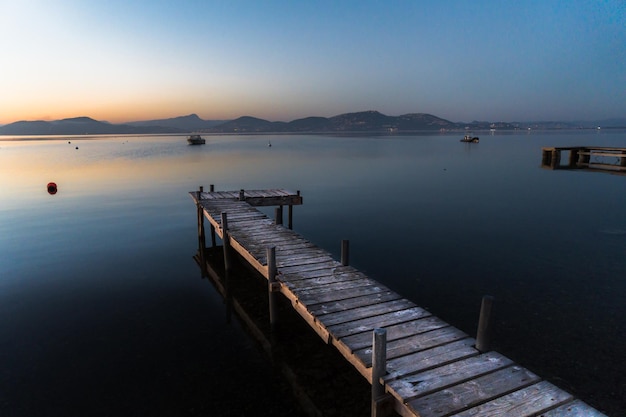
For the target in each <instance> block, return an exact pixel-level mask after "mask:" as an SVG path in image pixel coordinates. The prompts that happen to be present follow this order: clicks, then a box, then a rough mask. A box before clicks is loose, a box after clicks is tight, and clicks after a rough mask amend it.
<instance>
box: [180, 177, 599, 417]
mask: <svg viewBox="0 0 626 417" xmlns="http://www.w3.org/2000/svg"><path fill="white" fill-rule="evenodd" d="M190 194H191V196H192V198H193V199H194V201H195V203H196V205H197V209H198V241H199V258H200V262H201V266H202V265H203V264H204V265H205V266H206V262H205V260H204V256H203V253H204V251H205V248H206V242H205V240H206V237H205V226H204V219H207V220H208V221H209V223H210V229H211V231H210V234H211V244H212V246H216V236H218V237H219V238H220V239H221V240H222V243H223V246H224V264H225V269H226V272H227V273H228V270H229V268H230V266H229V265H232V262H233V255H234V252H236V253H237V254H238V255H239V257H240V258H241V259H243V260H244V261H245V262H247V263H248V264H249V265H250V266H251V267H252V268H254V269H255V270H256V271H258V272H259V273H260V274H261V275H262V276H263V277H265V279H267V281H268V287H267V288H268V296H269V309H270V311H269V320H270V322H271V323H274V322H275V321H276V320H277V317H276V310H275V307H274V305H275V302H276V301H275V297H276V296H277V295H278V294H282V295H283V296H284V297H286V298H287V299H288V300H289V301H290V303H291V305H292V307H293V309H294V310H295V311H296V312H298V313H299V315H300V316H301V317H302V318H303V319H304V321H305V322H306V323H307V324H308V325H309V326H310V327H311V328H312V329H313V330H314V331H315V332H316V333H317V334H318V335H319V336H320V337H321V338H322V339H323V340H324V341H325V342H326V343H328V344H329V345H332V346H334V347H335V348H336V349H337V350H338V351H339V352H340V353H341V355H342V356H343V357H344V358H345V359H346V360H347V361H348V362H349V363H350V364H351V365H352V366H353V367H354V368H355V369H356V370H357V371H358V372H359V373H360V374H361V375H363V376H364V377H365V379H366V380H367V381H368V382H369V383H370V384H371V386H372V416H384V415H391V414H392V413H393V412H394V411H395V413H397V414H399V415H401V416H419V417H445V416H457V417H465V416H545V417H557V416H588V417H589V416H590V417H593V416H602V415H603V414H602V413H600V412H599V411H597V410H595V409H593V408H592V407H590V406H589V405H587V404H585V403H584V402H582V401H580V400H577V399H575V398H574V397H573V396H572V395H571V394H569V393H567V392H565V391H563V390H561V389H560V388H558V387H556V386H554V385H553V384H551V383H549V382H547V381H544V380H542V379H541V378H540V377H539V376H538V375H535V374H534V373H532V372H530V371H529V370H527V369H525V368H523V367H521V366H519V365H517V364H515V363H514V362H513V361H512V360H510V359H508V358H507V357H505V356H503V355H501V354H499V353H497V352H493V351H490V350H489V348H488V344H489V343H488V342H489V336H488V335H489V331H488V330H489V311H490V305H491V299H490V298H489V297H485V299H483V309H482V311H481V320H480V322H479V332H478V341H477V340H475V339H473V338H472V337H470V336H469V335H467V334H465V333H463V332H462V331H460V330H458V329H456V328H454V327H453V326H450V325H449V324H448V323H446V322H444V321H443V320H441V319H439V318H437V317H435V316H433V315H432V314H431V313H430V312H428V311H426V310H425V309H423V308H421V307H419V306H417V305H415V304H414V303H413V302H411V301H410V300H407V299H405V298H403V297H402V296H400V295H399V294H397V293H395V292H394V291H392V290H390V289H389V288H387V287H385V286H384V285H382V284H380V283H378V282H377V281H375V280H373V279H371V278H369V277H367V276H366V275H365V274H363V273H362V272H360V271H358V270H357V269H355V268H353V267H351V266H350V265H349V254H348V252H349V245H348V242H347V241H344V242H342V254H341V260H340V261H337V260H335V259H333V257H332V256H331V255H330V253H328V252H327V251H325V250H323V249H321V248H318V247H316V246H315V245H314V244H312V243H311V242H309V241H308V240H306V239H305V238H304V237H302V236H300V235H299V234H297V233H296V232H294V231H293V230H292V226H293V206H296V205H300V204H302V197H301V196H300V193H299V192H296V193H293V192H289V191H286V190H254V191H252V190H245V191H244V190H240V191H232V192H216V191H214V189H213V186H211V189H210V191H209V192H204V190H203V189H202V188H201V189H200V191H196V192H191V193H190ZM255 206H277V207H276V209H275V218H274V219H270V218H269V217H267V216H266V215H265V214H263V213H261V212H260V211H259V210H257V209H256V208H255ZM284 206H288V208H289V222H288V227H284V226H283V225H282V217H283V207H284Z"/></svg>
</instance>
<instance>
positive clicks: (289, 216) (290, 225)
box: [287, 204, 293, 230]
mask: <svg viewBox="0 0 626 417" xmlns="http://www.w3.org/2000/svg"><path fill="white" fill-rule="evenodd" d="M287 227H288V228H289V230H292V229H293V205H291V204H289V208H288V209H287Z"/></svg>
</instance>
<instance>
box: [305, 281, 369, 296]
mask: <svg viewBox="0 0 626 417" xmlns="http://www.w3.org/2000/svg"><path fill="white" fill-rule="evenodd" d="M377 284H378V282H376V281H374V280H373V279H369V278H367V279H353V280H349V281H337V282H333V283H330V284H326V285H321V286H318V287H311V288H306V289H294V292H295V293H296V294H298V297H300V298H305V297H309V298H312V297H317V296H325V295H326V294H328V293H333V292H337V291H342V290H349V289H354V288H358V287H365V286H372V285H377Z"/></svg>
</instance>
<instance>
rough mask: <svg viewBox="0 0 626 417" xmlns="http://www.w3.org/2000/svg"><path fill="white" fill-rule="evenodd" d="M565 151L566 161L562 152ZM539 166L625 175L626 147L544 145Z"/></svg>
mask: <svg viewBox="0 0 626 417" xmlns="http://www.w3.org/2000/svg"><path fill="white" fill-rule="evenodd" d="M563 153H567V154H568V157H567V161H565V160H564V159H565V158H562V154H563ZM541 167H542V168H547V169H555V170H556V169H569V170H572V169H576V170H587V171H595V172H607V173H610V174H616V175H626V148H607V147H589V146H572V147H560V148H556V147H544V148H541Z"/></svg>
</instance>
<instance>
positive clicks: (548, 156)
mask: <svg viewBox="0 0 626 417" xmlns="http://www.w3.org/2000/svg"><path fill="white" fill-rule="evenodd" d="M551 161H552V151H550V150H549V149H542V150H541V166H542V167H548V166H550V162H551Z"/></svg>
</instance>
